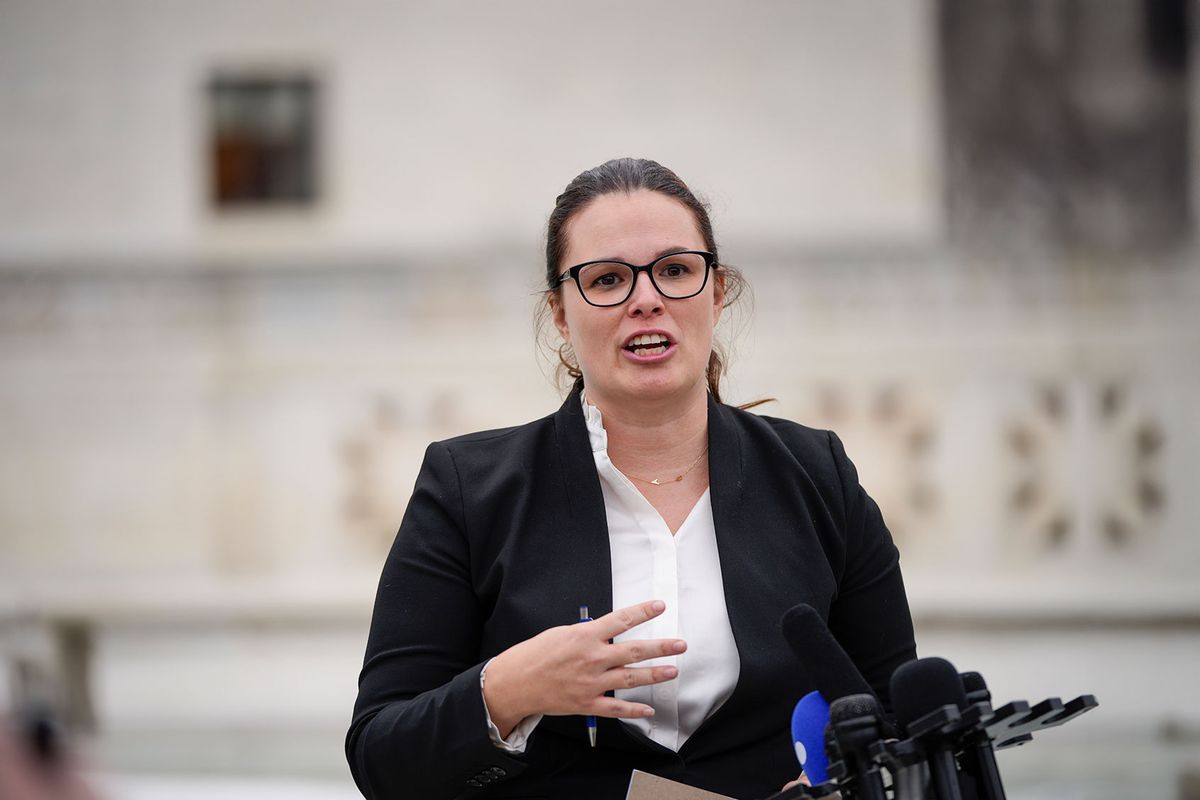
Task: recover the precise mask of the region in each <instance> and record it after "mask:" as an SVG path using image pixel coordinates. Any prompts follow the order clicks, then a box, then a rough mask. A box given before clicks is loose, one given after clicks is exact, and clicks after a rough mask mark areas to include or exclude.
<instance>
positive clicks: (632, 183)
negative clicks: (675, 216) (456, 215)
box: [542, 158, 746, 402]
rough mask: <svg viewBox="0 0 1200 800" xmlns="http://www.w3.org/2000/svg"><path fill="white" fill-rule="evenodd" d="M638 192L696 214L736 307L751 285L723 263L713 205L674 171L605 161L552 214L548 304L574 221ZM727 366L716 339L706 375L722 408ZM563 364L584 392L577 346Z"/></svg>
mask: <svg viewBox="0 0 1200 800" xmlns="http://www.w3.org/2000/svg"><path fill="white" fill-rule="evenodd" d="M636 191H651V192H658V193H660V194H664V195H666V196H667V197H672V198H674V199H676V200H678V201H679V202H680V203H682V204H683V205H684V206H686V207H687V209H688V210H689V211H691V212H692V216H693V217H695V219H696V227H697V228H699V230H700V235H701V237H703V239H704V247H705V249H707V250H708V251H709V252H710V253H712V254H713V255H714V256H715V257H716V259H715V262H714V267H713V269H714V274H715V275H716V276H717V277H716V280H723V281H724V288H725V301H724V305H723V307H724V308H728V307H729V306H731V305H733V304H734V303H735V302H736V301H737V299H738V297H740V296H741V294H742V292H743V291H744V290H745V288H746V284H745V279H744V278H743V277H742V274H741V273H740V272H739V271H738V270H737V269H735V268H734V267H731V266H729V265H727V264H723V263H722V262H721V255H720V252H719V251H718V250H717V240H716V237H715V236H714V235H713V226H712V220H711V219H710V218H709V213H708V204H707V203H704V202H703V201H701V200H700V199H699V198H697V197H696V195H695V193H693V192H692V190H691V189H689V188H688V186H687V184H686V183H684V182H683V180H682V179H681V178H680V177H679V176H678V175H676V174H675V173H674V172H673V171H671V170H669V169H667V168H666V167H664V166H663V165H662V164H659V163H658V162H657V161H651V160H650V159H648V158H614V159H612V160H611V161H605V162H604V163H603V164H601V165H600V166H598V167H593V168H592V169H589V170H586V171H584V172H581V173H580V174H579V175H577V176H576V177H575V179H574V180H572V181H571V182H570V183H569V184H567V188H566V189H564V190H563V193H562V194H560V195H559V196H558V197H557V198H556V199H555V201H554V210H553V211H552V212H550V219H549V221H548V222H547V223H546V296H547V298H548V297H549V296H550V295H553V294H556V293H558V292H561V291H562V287H561V286H559V285H558V276H559V273H560V272H561V271H562V268H563V264H562V260H563V257H564V256H565V255H566V252H567V233H568V226H569V224H570V222H571V219H572V218H573V217H574V216H575V215H576V214H577V213H579V212H580V211H582V210H583V209H584V208H586V207H587V205H588V204H589V203H591V202H592V201H593V200H595V199H596V198H598V197H601V196H603V195H607V194H615V193H617V192H622V193H624V194H632V193H633V192H636ZM547 308H548V307H547V306H543V310H542V316H544V315H545V314H546V313H547ZM725 360H726V352H725V348H724V346H723V345H722V344H721V343H720V342H719V341H717V340H716V339H715V338H714V340H713V349H712V353H710V354H709V357H708V367H707V368H706V369H705V379H706V380H707V382H708V390H709V391H710V392H712V395H713V398H714V399H715V400H716V401H717V402H721V377H722V376H723V375H724V374H725ZM558 362H559V363H558V373H559V377H560V379H561V377H562V375H563V373H565V374H566V376H567V377H569V378H571V379H573V381H574V384H573V388H576V389H580V388H583V372H582V371H581V370H580V368H579V363H578V362H577V361H576V359H575V354H574V352H573V351H572V349H571V346H570V345H569V344H568V343H566V342H563V343H562V344H561V345H560V346H559V347H558Z"/></svg>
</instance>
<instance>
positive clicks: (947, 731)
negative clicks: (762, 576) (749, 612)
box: [768, 605, 1097, 800]
mask: <svg viewBox="0 0 1200 800" xmlns="http://www.w3.org/2000/svg"><path fill="white" fill-rule="evenodd" d="M781 624H782V628H783V635H784V638H785V639H786V640H787V642H788V644H789V645H790V646H791V647H792V649H793V650H794V651H795V652H796V655H797V656H798V657H799V658H800V659H801V661H802V663H803V664H804V666H805V668H806V670H807V671H808V672H809V677H810V678H811V679H812V684H813V685H815V686H816V687H817V688H816V690H815V691H812V692H810V693H809V694H807V695H805V696H804V697H802V698H801V699H800V701H799V702H798V703H797V704H796V709H795V711H794V712H793V714H792V741H793V743H794V744H795V747H796V757H797V758H798V759H799V761H800V767H801V769H802V770H803V772H804V775H805V776H807V778H808V780H809V781H810V783H811V784H812V785H811V786H803V785H798V786H794V787H792V788H789V789H784V790H783V791H780V792H777V793H776V794H773V795H771V797H770V798H768V800H794V799H797V798H819V797H828V796H830V795H833V794H834V793H840V794H841V796H842V797H843V798H849V799H850V800H854V799H855V798H861V800H888V798H891V800H927V799H928V798H932V800H1004V786H1003V783H1002V782H1001V780H1000V770H999V768H998V767H997V765H996V753H995V751H996V750H1001V749H1004V748H1007V747H1015V746H1017V745H1021V744H1024V743H1026V742H1029V741H1031V740H1032V739H1033V735H1034V733H1036V732H1037V731H1040V730H1044V729H1046V728H1053V727H1056V726H1058V725H1062V724H1063V723H1066V722H1069V721H1070V720H1072V719H1074V718H1075V717H1078V716H1079V715H1080V714H1083V713H1084V712H1087V711H1090V710H1091V709H1093V708H1095V707H1096V706H1097V702H1096V698H1095V697H1093V696H1092V695H1090V694H1085V695H1081V696H1079V697H1076V698H1075V699H1074V700H1071V701H1070V702H1067V703H1064V702H1063V701H1062V700H1061V699H1059V698H1057V697H1051V698H1047V699H1045V700H1043V701H1042V702H1040V703H1037V704H1036V705H1033V706H1031V705H1030V704H1029V703H1028V702H1026V701H1024V700H1014V701H1012V702H1010V703H1006V704H1005V705H1003V706H1000V707H999V708H993V707H992V702H991V694H990V693H989V692H988V689H987V684H986V683H985V682H984V680H983V676H982V675H980V674H979V673H977V672H964V673H959V672H958V670H956V669H955V667H954V665H953V664H951V663H950V662H949V661H947V660H945V659H944V658H919V659H916V660H915V661H909V662H908V663H906V664H903V665H901V666H900V667H899V668H898V669H897V670H896V671H895V673H894V674H893V675H892V678H891V682H890V687H889V689H890V694H891V702H892V709H893V712H894V713H893V714H887V713H885V712H884V710H883V707H882V706H881V705H880V702H879V699H878V698H877V697H876V696H875V695H874V694H873V693H872V691H871V689H870V687H869V686H868V685H867V682H866V680H865V679H864V678H863V677H862V675H861V674H860V673H859V672H858V669H857V668H856V667H855V666H854V663H853V661H851V659H850V657H849V656H848V655H847V654H846V652H845V651H844V650H843V649H842V648H841V646H840V645H839V644H838V643H837V640H836V639H835V638H834V637H833V634H832V633H831V632H830V631H829V629H828V628H827V627H826V626H825V622H824V621H823V620H822V619H821V616H820V614H818V613H817V611H816V610H815V609H813V608H812V607H811V606H808V605H799V606H796V607H795V608H792V609H790V610H789V611H788V612H787V613H786V614H785V615H784V616H783V620H782V623H781Z"/></svg>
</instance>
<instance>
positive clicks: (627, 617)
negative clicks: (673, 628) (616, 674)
mask: <svg viewBox="0 0 1200 800" xmlns="http://www.w3.org/2000/svg"><path fill="white" fill-rule="evenodd" d="M666 608H667V604H666V603H664V602H663V601H662V600H647V601H646V602H644V603H638V604H637V605H634V606H626V607H625V608H618V609H617V610H616V611H612V612H610V613H608V614H605V615H604V616H603V617H600V618H599V619H597V620H596V621H594V622H593V623H592V625H593V626H595V628H596V630H598V631H599V632H600V633H601V634H602V635H603V636H604V638H605V639H612V638H613V637H614V636H619V635H621V634H622V633H624V632H625V631H627V630H629V629H630V628H636V627H637V626H638V625H641V624H642V623H643V622H646V621H648V620H652V619H654V618H655V617H657V616H658V615H659V614H661V613H662V612H663V611H664V610H666Z"/></svg>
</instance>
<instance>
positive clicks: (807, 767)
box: [792, 692, 829, 785]
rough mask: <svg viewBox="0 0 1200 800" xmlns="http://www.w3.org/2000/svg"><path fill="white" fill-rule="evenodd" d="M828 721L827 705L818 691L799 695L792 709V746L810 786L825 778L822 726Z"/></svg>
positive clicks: (827, 764) (822, 781)
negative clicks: (798, 699)
mask: <svg viewBox="0 0 1200 800" xmlns="http://www.w3.org/2000/svg"><path fill="white" fill-rule="evenodd" d="M828 723H829V704H828V703H826V702H825V698H824V697H822V696H821V693H820V692H809V693H808V694H806V695H804V697H801V698H800V702H798V703H796V708H795V710H794V711H792V746H793V747H795V748H796V760H797V761H799V762H800V771H801V772H803V773H804V774H805V775H807V776H808V780H809V782H811V783H812V784H813V785H816V784H818V783H825V782H826V781H827V780H829V758H828V756H827V755H826V753H825V726H826V725H827V724H828Z"/></svg>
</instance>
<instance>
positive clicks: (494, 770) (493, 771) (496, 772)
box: [488, 767, 508, 778]
mask: <svg viewBox="0 0 1200 800" xmlns="http://www.w3.org/2000/svg"><path fill="white" fill-rule="evenodd" d="M488 774H489V775H494V776H495V777H497V778H503V777H504V776H505V775H507V774H508V773H507V772H505V771H504V770H503V769H501V768H500V767H492V768H491V769H489V770H488Z"/></svg>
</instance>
